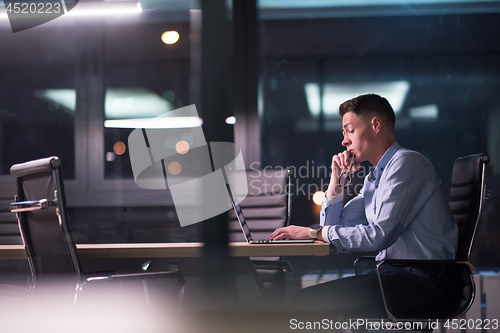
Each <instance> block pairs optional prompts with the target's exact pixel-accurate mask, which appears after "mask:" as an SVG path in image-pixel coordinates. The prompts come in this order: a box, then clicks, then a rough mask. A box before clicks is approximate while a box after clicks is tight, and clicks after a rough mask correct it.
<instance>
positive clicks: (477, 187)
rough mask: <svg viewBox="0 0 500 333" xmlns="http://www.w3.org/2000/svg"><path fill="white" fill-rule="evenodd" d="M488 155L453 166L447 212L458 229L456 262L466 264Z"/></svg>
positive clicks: (480, 200) (475, 156) (477, 218)
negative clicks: (464, 262) (449, 212)
mask: <svg viewBox="0 0 500 333" xmlns="http://www.w3.org/2000/svg"><path fill="white" fill-rule="evenodd" d="M489 161H490V157H489V156H488V154H485V153H483V154H476V155H469V156H465V157H460V158H458V159H457V160H456V161H455V164H454V165H453V172H452V176H451V191H450V209H451V213H452V214H453V217H454V218H455V221H456V222H457V224H458V228H459V240H458V250H457V260H458V261H466V262H468V261H469V256H470V251H471V248H472V242H473V240H474V234H475V232H476V227H477V224H478V221H479V218H480V216H481V210H482V207H483V201H484V198H485V193H486V185H485V180H484V174H485V166H486V164H488V162H489Z"/></svg>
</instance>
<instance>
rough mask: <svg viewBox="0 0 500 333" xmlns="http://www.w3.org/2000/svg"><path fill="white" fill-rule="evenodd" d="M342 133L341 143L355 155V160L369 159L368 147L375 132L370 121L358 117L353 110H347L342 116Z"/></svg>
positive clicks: (373, 138)
mask: <svg viewBox="0 0 500 333" xmlns="http://www.w3.org/2000/svg"><path fill="white" fill-rule="evenodd" d="M342 134H343V135H344V140H342V145H343V146H345V147H346V148H347V150H349V151H350V152H351V154H353V155H354V157H356V161H357V162H363V161H366V160H369V159H370V147H371V145H372V144H373V142H374V140H375V134H376V133H375V131H374V129H373V127H372V126H371V121H368V120H364V119H363V118H360V117H358V116H357V115H356V114H355V113H354V112H347V113H346V114H344V117H343V118H342Z"/></svg>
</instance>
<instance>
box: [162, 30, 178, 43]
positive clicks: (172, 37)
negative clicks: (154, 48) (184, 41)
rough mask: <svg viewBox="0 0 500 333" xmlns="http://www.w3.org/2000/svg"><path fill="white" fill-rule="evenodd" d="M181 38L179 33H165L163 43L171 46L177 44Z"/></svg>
mask: <svg viewBox="0 0 500 333" xmlns="http://www.w3.org/2000/svg"><path fill="white" fill-rule="evenodd" d="M179 38H180V36H179V33H178V32H177V31H165V32H164V33H163V34H162V35H161V40H162V41H163V43H165V44H169V45H171V44H175V43H177V41H178V40H179Z"/></svg>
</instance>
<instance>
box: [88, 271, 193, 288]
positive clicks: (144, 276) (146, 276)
mask: <svg viewBox="0 0 500 333" xmlns="http://www.w3.org/2000/svg"><path fill="white" fill-rule="evenodd" d="M161 278H173V279H177V281H178V282H179V286H181V287H182V286H184V285H185V284H186V279H184V276H182V275H181V274H180V273H177V272H151V273H131V274H112V275H104V276H92V277H89V278H87V279H86V282H91V281H102V280H144V279H161Z"/></svg>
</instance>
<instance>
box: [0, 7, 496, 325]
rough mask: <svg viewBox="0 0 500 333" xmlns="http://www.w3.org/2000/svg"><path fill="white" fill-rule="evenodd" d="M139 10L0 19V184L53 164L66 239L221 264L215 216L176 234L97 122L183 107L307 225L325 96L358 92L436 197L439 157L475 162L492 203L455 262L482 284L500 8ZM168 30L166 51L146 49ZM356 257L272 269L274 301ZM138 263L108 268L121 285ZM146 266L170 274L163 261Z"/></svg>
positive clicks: (334, 138)
mask: <svg viewBox="0 0 500 333" xmlns="http://www.w3.org/2000/svg"><path fill="white" fill-rule="evenodd" d="M87 2H88V3H99V2H101V1H91V0H88V1H87V0H80V3H87ZM103 2H106V1H105V0H104V1H103ZM109 2H110V3H116V4H117V3H119V2H120V1H109ZM139 3H140V4H141V6H142V12H141V13H137V14H134V15H131V14H128V15H124V16H121V15H110V16H105V15H104V16H95V17H94V16H81V17H72V18H70V17H67V18H65V17H61V18H59V19H56V20H53V21H52V22H49V23H46V24H44V25H40V26H38V27H35V28H32V29H28V30H25V31H21V32H17V33H13V32H12V30H11V28H10V26H9V22H8V20H7V19H6V18H2V19H0V74H1V75H0V172H1V174H2V175H8V174H9V169H10V167H11V166H12V165H14V164H17V163H23V162H26V161H30V160H34V159H39V158H44V157H49V156H58V157H59V158H60V160H61V162H62V171H63V176H64V186H65V192H66V203H67V207H68V213H69V224H70V227H71V232H72V235H73V238H74V240H75V242H76V243H77V244H78V243H79V244H109V243H181V242H205V243H206V244H207V249H206V252H205V255H206V260H207V262H208V264H209V265H210V263H213V265H214V267H219V268H220V267H221V265H222V264H221V263H220V261H219V259H220V258H224V257H225V253H226V252H224V251H227V240H228V236H227V234H228V226H227V218H226V215H225V214H222V215H220V216H218V217H214V218H213V219H211V220H209V221H207V222H206V223H205V222H202V223H196V224H193V225H189V226H185V227H181V226H180V224H179V219H178V217H177V213H176V209H175V207H174V202H173V200H172V195H171V194H170V191H169V190H168V189H167V190H148V189H144V188H140V187H139V186H137V185H136V184H135V182H134V175H133V170H132V166H131V163H130V155H129V149H127V148H128V147H127V144H128V143H127V142H128V141H127V140H128V137H129V135H130V133H131V132H132V130H133V128H118V127H106V126H104V124H105V121H108V120H113V119H120V118H141V117H143V118H144V117H151V115H150V114H147V112H149V109H151V108H154V107H155V106H156V107H158V109H157V110H153V111H152V112H153V113H154V112H156V113H154V116H157V115H159V114H161V113H163V112H166V111H170V110H175V109H178V108H181V107H184V106H188V105H191V104H195V105H196V108H197V110H198V113H199V115H200V118H202V119H203V125H202V128H203V131H204V133H205V136H206V141H207V142H215V141H228V142H234V143H236V144H237V145H238V146H239V147H241V151H242V156H243V159H244V162H245V167H246V168H247V169H260V170H262V169H264V168H278V169H279V168H281V169H286V168H290V167H292V168H294V169H295V170H296V174H295V177H294V178H293V179H292V186H291V187H290V190H291V194H292V195H291V198H292V204H291V219H290V223H291V224H297V225H302V226H309V225H311V224H313V223H317V221H318V219H319V209H320V207H319V206H318V205H317V204H315V203H314V202H313V200H312V197H313V194H314V193H315V192H316V191H320V190H322V191H325V190H326V187H327V185H328V180H329V173H328V172H329V168H330V164H331V158H332V156H333V155H334V154H336V153H338V152H339V151H341V150H343V149H344V148H343V147H342V145H341V141H342V128H341V127H342V123H341V118H340V116H339V115H338V113H337V112H338V111H337V110H338V105H339V104H340V103H341V102H342V101H343V100H339V98H340V99H342V98H344V97H345V96H347V98H350V97H354V96H357V95H360V94H364V93H368V92H373V93H378V94H381V95H384V94H385V97H387V98H388V100H389V101H390V102H391V104H392V106H393V108H394V110H395V113H396V129H395V131H396V133H395V134H396V137H397V140H398V142H399V144H401V146H403V147H406V148H409V149H413V150H416V151H419V152H421V153H422V154H423V155H424V156H425V157H427V158H428V159H429V161H430V162H431V163H432V164H433V166H434V167H435V169H436V171H437V173H438V175H439V177H440V179H441V180H442V186H443V188H444V190H445V193H447V194H449V192H450V187H451V170H452V167H453V163H454V161H455V159H457V158H458V157H460V156H466V155H470V154H477V153H488V154H489V156H490V157H491V161H490V163H489V164H488V167H487V169H486V186H487V188H488V190H491V193H492V195H491V197H490V198H489V200H487V201H486V202H485V204H484V208H483V211H482V215H481V219H480V223H479V225H478V228H477V231H476V234H475V242H474V246H473V248H472V253H471V259H470V261H471V263H472V264H473V265H474V267H475V268H476V270H478V271H483V272H489V273H491V272H493V273H495V272H496V273H498V271H499V267H500V245H499V244H500V243H499V242H498V238H499V237H500V225H499V224H498V223H497V220H498V215H497V214H498V207H499V200H500V199H498V198H499V196H498V193H499V191H500V134H499V133H500V131H499V130H498V127H499V126H500V99H499V98H498V95H499V91H500V2H498V1H473V0H469V1H468V0H455V1H454V0H450V1H440V0H433V1H431V0H429V1H363V0H358V1H340V0H331V1H305V0H293V1H272V0H261V1H255V0H248V1H247V0H233V1H223V0H218V1H205V0H200V1H181V0H163V1H160V0H140V1H139ZM174 30H175V31H177V32H178V33H179V36H180V38H179V40H178V41H177V42H176V43H174V44H170V45H169V44H165V43H164V42H162V40H161V36H162V34H163V33H164V32H166V31H174ZM349 96H350V97H349ZM345 99H346V98H344V100H345ZM134 103H135V106H136V107H137V106H138V108H136V109H134V107H133V105H134ZM140 103H145V104H143V105H142V106H140ZM147 103H149V104H147ZM141 107H142V108H148V110H147V111H145V115H141V112H142V110H141V109H140V108H141ZM127 108H130V109H132V111H130V112H131V113H127V114H123V115H120V109H122V110H123V109H127ZM127 112H128V111H127ZM134 112H135V113H134ZM230 116H234V117H235V119H236V123H234V124H228V123H227V122H226V121H225V120H226V119H227V118H228V117H230ZM118 142H121V143H125V149H124V151H123V150H122V151H120V150H119V149H117V143H118ZM364 167H365V168H369V165H368V164H366V165H364ZM364 176H365V175H360V176H358V177H357V178H356V180H355V182H358V183H360V182H362V178H361V177H364ZM221 249H222V250H221ZM359 255H360V254H359V253H354V254H347V255H346V254H337V253H331V254H330V255H329V256H323V257H301V256H288V257H285V259H286V260H287V261H289V262H290V263H291V264H292V266H293V272H291V273H290V274H289V276H288V278H287V281H288V283H289V286H288V288H289V291H288V292H293V291H294V290H297V289H299V288H300V286H301V283H303V279H304V276H306V275H311V274H313V275H314V274H316V275H319V276H322V275H325V274H338V275H339V276H342V275H343V274H350V273H351V272H352V262H353V261H354V259H356V257H358V256H359ZM145 260H147V258H135V259H133V260H125V259H116V260H108V261H106V263H110V264H111V265H114V266H115V267H114V268H115V269H116V270H117V271H124V272H128V271H133V270H134V269H135V268H136V267H137V268H139V267H140V265H141V264H142V263H143V262H144V261H145ZM154 263H155V261H153V264H154ZM223 263H224V261H223ZM157 264H158V265H159V266H161V267H167V266H168V268H170V267H175V266H176V262H175V258H173V259H172V260H170V259H169V260H158V262H157ZM82 265H84V266H86V267H88V268H92V269H95V268H97V269H100V268H101V265H103V263H102V262H100V261H98V260H97V261H92V260H89V259H83V260H82ZM207 271H210V269H208V270H207ZM223 271H224V270H223V269H221V270H219V271H218V273H217V274H219V275H220V276H223ZM493 273H492V274H493ZM222 280H224V279H222ZM222 280H221V281H222ZM301 281H302V282H301ZM212 283H214V285H215V286H216V287H217V286H218V284H217V283H222V282H220V281H219V282H214V281H212ZM219 287H220V286H219ZM186 288H187V287H186ZM214 288H215V287H214ZM497 292H499V293H500V289H499V290H497ZM499 311H500V308H498V309H496V310H495V311H494V312H491V313H494V314H499V315H500V312H499ZM285 328H287V326H286V327H285ZM450 332H451V331H450ZM467 332H468V331H467Z"/></svg>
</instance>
